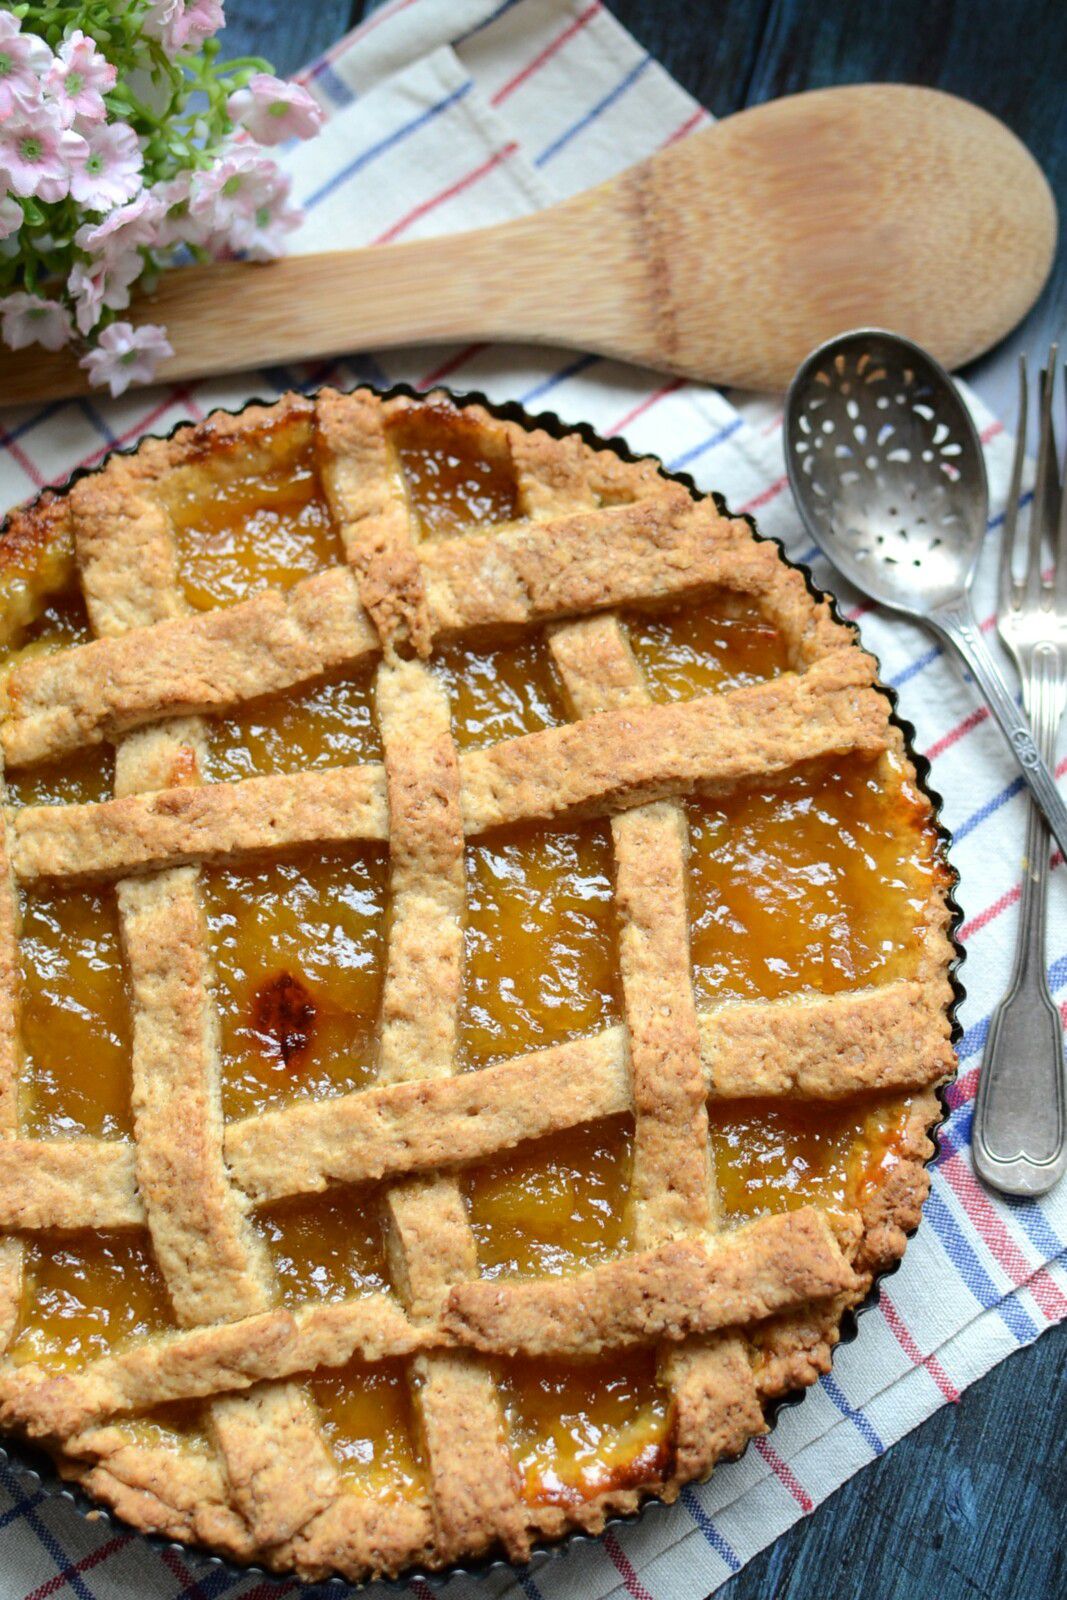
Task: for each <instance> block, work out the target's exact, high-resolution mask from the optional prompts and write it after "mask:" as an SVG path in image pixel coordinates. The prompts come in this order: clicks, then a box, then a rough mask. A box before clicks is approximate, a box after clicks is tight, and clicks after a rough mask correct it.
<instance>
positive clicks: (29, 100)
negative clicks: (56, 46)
mask: <svg viewBox="0 0 1067 1600" xmlns="http://www.w3.org/2000/svg"><path fill="white" fill-rule="evenodd" d="M51 60H52V52H51V50H49V48H48V46H47V45H46V44H45V42H44V40H43V39H40V38H38V36H37V35H36V34H35V33H23V32H22V24H21V22H20V21H19V19H18V17H13V16H12V15H11V13H10V11H0V117H10V116H11V115H12V113H13V112H16V111H28V110H29V109H31V108H32V107H33V106H34V105H36V104H37V103H38V102H39V100H40V98H41V85H40V75H41V73H42V72H44V71H45V70H46V68H47V67H48V65H49V63H50V62H51Z"/></svg>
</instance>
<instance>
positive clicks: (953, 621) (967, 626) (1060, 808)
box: [930, 595, 1067, 856]
mask: <svg viewBox="0 0 1067 1600" xmlns="http://www.w3.org/2000/svg"><path fill="white" fill-rule="evenodd" d="M930 622H931V623H932V625H933V626H934V627H935V628H936V629H937V632H938V633H939V634H940V635H941V637H942V638H944V639H946V640H947V641H948V642H949V644H951V645H954V646H955V647H956V649H957V650H958V651H959V653H960V655H961V656H962V657H963V660H964V663H965V664H966V666H967V668H968V669H969V671H970V672H971V675H972V676H973V678H974V681H975V682H976V683H977V685H978V687H979V689H980V690H981V692H982V695H983V696H984V698H985V701H986V704H987V705H988V706H989V709H990V711H991V712H992V713H993V715H994V717H995V718H996V720H997V721H998V722H999V723H1000V727H1001V732H1002V733H1003V734H1004V737H1005V738H1006V739H1007V741H1008V743H1009V744H1010V746H1011V748H1012V752H1013V754H1014V756H1015V759H1016V761H1017V762H1018V763H1019V770H1020V772H1021V773H1022V775H1023V777H1024V778H1025V779H1026V782H1027V783H1028V784H1029V785H1030V788H1031V791H1032V792H1033V795H1034V799H1035V800H1036V801H1037V803H1038V805H1039V806H1040V807H1041V810H1042V811H1043V812H1044V815H1045V821H1046V822H1047V823H1048V825H1049V828H1050V830H1051V832H1052V836H1053V838H1054V839H1055V840H1056V843H1057V844H1058V845H1059V847H1060V849H1061V850H1062V851H1063V853H1064V855H1065V856H1067V806H1065V805H1064V803H1063V798H1062V796H1061V794H1060V791H1059V789H1058V788H1057V787H1056V780H1055V778H1054V777H1053V776H1052V773H1051V771H1050V770H1049V767H1048V764H1047V762H1045V761H1044V760H1043V759H1042V756H1041V752H1040V751H1039V750H1038V748H1037V745H1036V744H1035V743H1034V736H1033V734H1032V733H1031V731H1030V724H1029V723H1028V722H1027V720H1026V718H1025V717H1024V716H1023V713H1022V712H1021V711H1020V709H1019V707H1018V706H1017V705H1016V704H1015V700H1014V698H1013V697H1012V694H1011V692H1010V690H1009V689H1008V686H1007V684H1006V683H1005V682H1004V677H1003V675H1002V673H1001V671H1000V668H999V667H998V666H997V664H996V662H995V661H994V660H993V657H992V656H991V655H990V653H989V646H988V645H987V644H986V642H985V640H984V639H983V637H982V632H981V629H980V628H979V626H978V619H977V617H976V616H975V614H974V609H973V607H972V605H971V601H970V597H969V596H967V595H964V597H963V598H962V599H961V600H956V601H953V602H952V603H951V604H950V605H947V606H940V607H939V608H938V609H937V610H936V611H934V612H932V613H931V615H930Z"/></svg>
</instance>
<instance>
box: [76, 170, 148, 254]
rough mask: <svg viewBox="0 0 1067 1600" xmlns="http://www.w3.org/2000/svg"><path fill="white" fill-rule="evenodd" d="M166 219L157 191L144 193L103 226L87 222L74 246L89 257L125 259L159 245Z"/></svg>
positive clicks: (111, 213) (116, 210)
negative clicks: (145, 247) (133, 252)
mask: <svg viewBox="0 0 1067 1600" xmlns="http://www.w3.org/2000/svg"><path fill="white" fill-rule="evenodd" d="M158 187H159V186H158V185H157V188H158ZM162 216H163V202H162V201H161V200H160V198H159V196H158V195H157V193H156V192H155V190H153V189H142V190H141V192H140V194H138V195H135V196H134V198H133V199H132V200H127V202H126V204H125V205H124V206H116V207H115V208H114V210H112V211H109V212H108V214H107V216H106V217H104V219H103V220H102V221H101V222H84V223H83V224H82V226H81V227H80V228H79V229H78V231H77V233H76V234H75V235H74V243H75V244H76V245H77V246H78V248H79V249H80V250H85V251H86V252H87V253H88V254H89V255H98V254H102V255H104V256H111V257H115V256H119V255H124V254H126V253H127V252H128V251H129V250H131V249H137V248H138V247H139V246H140V245H153V244H158V243H159V223H160V219H161V218H162Z"/></svg>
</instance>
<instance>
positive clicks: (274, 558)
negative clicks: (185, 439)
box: [173, 450, 342, 611]
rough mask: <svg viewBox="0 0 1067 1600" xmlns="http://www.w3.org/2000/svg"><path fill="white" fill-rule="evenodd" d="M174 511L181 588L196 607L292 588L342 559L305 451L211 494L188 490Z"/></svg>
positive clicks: (231, 481) (233, 480)
mask: <svg viewBox="0 0 1067 1600" xmlns="http://www.w3.org/2000/svg"><path fill="white" fill-rule="evenodd" d="M173 516H174V528H175V534H176V537H177V541H178V551H179V568H180V573H181V582H182V588H183V590H184V593H185V598H186V599H187V600H188V602H189V604H190V605H191V606H193V607H194V609H195V610H197V611H209V610H210V609H211V608H212V607H213V606H223V605H230V604H232V603H233V602H234V601H236V600H243V599H245V598H246V597H247V596H248V595H250V594H253V593H255V592H256V590H259V589H267V588H274V589H289V588H291V587H292V585H293V584H294V583H296V582H298V581H299V579H301V578H307V577H310V576H311V575H312V573H315V572H321V571H323V570H324V569H325V568H327V567H332V566H336V565H337V564H338V563H339V562H340V561H341V559H342V552H341V545H340V541H339V540H338V537H337V534H336V532H335V530H334V527H333V522H332V520H331V517H330V511H329V507H328V506H327V504H326V499H325V496H324V495H323V492H322V487H321V485H320V483H319V477H318V473H317V471H316V470H315V466H314V463H313V461H312V459H311V454H310V450H309V451H308V452H307V453H306V454H305V455H304V456H303V457H302V458H301V459H299V460H297V461H296V462H291V461H283V462H279V463H278V464H277V465H275V466H272V467H270V468H269V469H268V470H266V471H264V472H263V473H261V474H259V475H257V476H255V477H250V478H231V479H229V480H228V481H224V482H222V483H220V484H218V485H216V486H215V488H214V489H213V491H212V492H211V493H210V494H205V493H204V491H203V490H202V489H200V490H199V492H193V493H190V494H189V495H188V496H187V497H186V498H185V499H184V500H182V501H180V502H179V503H178V504H177V505H176V506H175V507H174V511H173Z"/></svg>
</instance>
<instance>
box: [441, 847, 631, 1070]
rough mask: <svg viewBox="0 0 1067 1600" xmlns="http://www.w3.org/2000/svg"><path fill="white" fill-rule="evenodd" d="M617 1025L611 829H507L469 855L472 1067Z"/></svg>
mask: <svg viewBox="0 0 1067 1600" xmlns="http://www.w3.org/2000/svg"><path fill="white" fill-rule="evenodd" d="M618 1015H619V1012H618V1001H617V995H616V955H615V908H614V903H613V894H612V882H611V840H610V834H609V832H608V829H607V827H606V825H604V824H601V823H586V824H584V825H583V826H581V827H580V828H575V829H572V830H567V831H562V830H561V831H558V832H557V831H555V830H547V829H537V828H529V827H518V828H509V829H506V830H505V829H502V830H501V831H500V832H499V833H495V834H493V835H491V836H490V837H489V838H487V839H485V840H480V841H477V842H475V843H474V844H472V845H470V846H468V849H467V960H466V989H465V996H464V1007H463V1015H462V1018H461V1034H462V1039H463V1046H464V1050H465V1053H466V1058H467V1063H468V1064H469V1065H470V1066H485V1065H487V1064H488V1063H489V1062H490V1061H497V1060H501V1059H502V1058H504V1057H505V1056H514V1055H521V1054H523V1053H524V1052H526V1051H528V1050H536V1049H538V1048H540V1047H542V1046H544V1045H550V1044H559V1043H561V1042H562V1041H563V1040H564V1039H571V1038H575V1037H577V1036H578V1035H580V1034H586V1033H595V1032H597V1031H598V1030H599V1029H600V1028H603V1027H606V1026H607V1025H608V1024H609V1023H611V1022H614V1021H617V1020H618Z"/></svg>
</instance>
